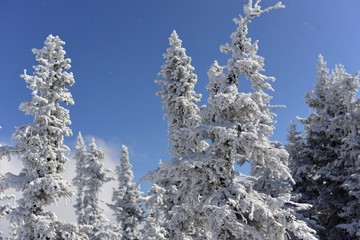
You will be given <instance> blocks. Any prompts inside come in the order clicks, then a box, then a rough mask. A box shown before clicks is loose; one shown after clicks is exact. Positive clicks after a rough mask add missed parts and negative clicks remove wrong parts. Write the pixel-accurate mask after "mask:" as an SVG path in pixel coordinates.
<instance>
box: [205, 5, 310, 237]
mask: <svg viewBox="0 0 360 240" xmlns="http://www.w3.org/2000/svg"><path fill="white" fill-rule="evenodd" d="M259 3H260V1H256V2H255V3H253V1H251V0H250V1H248V3H247V4H245V5H244V12H245V16H244V17H243V16H240V18H238V19H235V20H234V21H235V23H236V24H237V25H238V28H237V30H236V31H235V32H234V33H233V34H232V35H231V39H232V43H231V44H226V45H224V46H222V47H221V50H222V51H223V52H225V53H231V54H232V55H231V57H230V58H229V61H228V64H227V66H226V67H220V66H219V65H218V64H217V62H215V63H214V64H213V66H212V67H211V68H210V70H209V78H210V82H209V85H208V87H207V89H208V90H209V91H210V97H209V99H208V102H209V105H208V106H207V108H206V109H205V111H203V119H204V123H205V125H206V129H207V137H208V138H209V140H210V142H211V144H210V146H209V148H208V150H207V151H208V154H209V155H208V157H207V159H208V161H212V163H209V164H208V165H209V166H211V172H212V173H213V179H211V180H210V182H212V183H213V184H215V185H217V186H216V187H214V192H213V193H212V194H211V196H209V198H208V199H207V201H206V204H205V206H204V207H203V209H204V212H205V216H206V217H207V221H208V224H209V226H210V231H211V235H212V238H213V239H286V236H287V235H288V234H289V232H290V233H291V234H293V235H295V236H296V237H297V238H300V239H315V237H314V236H313V234H314V231H313V230H312V229H310V228H309V227H307V225H306V224H305V223H304V222H303V221H299V220H297V219H296V218H295V216H294V211H293V210H292V209H291V208H287V207H286V206H285V204H287V203H288V204H291V201H290V188H291V185H290V183H292V182H293V180H292V178H291V175H290V172H289V169H288V167H287V158H288V154H287V152H286V151H285V150H284V149H283V148H282V147H281V146H280V145H279V144H278V143H277V142H273V141H270V140H269V137H270V136H271V134H272V133H273V130H274V120H273V115H274V114H273V113H272V112H271V108H273V107H274V106H271V105H270V103H269V101H270V99H271V98H272V97H271V96H270V95H268V94H267V93H266V92H265V90H273V89H272V87H271V85H270V83H269V81H274V80H275V78H273V77H268V76H265V75H263V74H262V73H261V72H262V71H264V69H263V66H264V58H263V57H261V56H258V55H257V50H258V44H257V42H252V41H251V39H250V38H249V37H248V36H247V34H248V24H249V23H250V22H251V21H252V20H253V19H254V18H255V17H258V16H260V15H261V14H263V13H265V12H268V11H271V10H273V9H277V8H282V7H284V6H283V5H282V4H281V3H277V4H275V5H274V6H272V7H268V8H266V9H261V7H260V5H259ZM241 77H244V78H245V79H247V80H250V82H251V86H252V90H253V91H252V92H250V93H239V92H238V81H239V79H241ZM245 161H248V162H249V163H250V165H251V175H252V176H251V177H244V176H243V177H238V176H237V175H238V174H237V173H235V171H234V164H235V163H237V164H239V165H240V166H241V165H243V164H244V163H245ZM269 213H271V214H269ZM265 226H266V227H265ZM264 227H265V228H264Z"/></svg>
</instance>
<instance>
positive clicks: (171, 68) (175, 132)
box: [156, 31, 207, 239]
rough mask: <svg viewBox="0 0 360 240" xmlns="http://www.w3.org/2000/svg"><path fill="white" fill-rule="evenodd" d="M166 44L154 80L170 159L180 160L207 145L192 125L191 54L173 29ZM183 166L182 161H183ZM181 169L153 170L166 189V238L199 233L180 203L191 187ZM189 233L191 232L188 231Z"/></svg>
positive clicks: (195, 122) (196, 119)
mask: <svg viewBox="0 0 360 240" xmlns="http://www.w3.org/2000/svg"><path fill="white" fill-rule="evenodd" d="M169 45H170V47H169V48H168V49H167V52H166V53H165V54H164V55H163V56H164V59H165V63H164V64H163V65H162V67H161V70H160V72H159V76H160V77H161V78H162V79H161V80H157V81H156V83H158V84H159V85H160V86H161V90H160V91H159V92H158V93H157V95H158V96H160V97H161V98H162V100H163V109H164V110H165V111H166V113H165V117H166V118H167V120H168V133H169V142H170V145H171V150H172V151H171V153H172V155H173V157H174V159H173V161H174V162H176V161H184V159H186V158H188V157H191V156H192V155H193V154H195V153H199V152H202V151H204V150H205V149H206V147H207V145H206V143H205V142H204V141H203V139H202V138H201V136H200V135H201V133H200V132H199V131H197V130H196V129H197V128H198V127H199V126H200V124H201V118H200V115H199V113H200V109H199V107H198V106H197V105H196V103H197V102H198V101H200V98H201V95H200V94H197V93H195V90H194V87H195V84H196V82H197V76H196V74H194V73H193V71H194V67H193V66H191V58H190V57H189V56H187V55H186V50H185V48H183V47H182V41H181V40H180V38H179V36H178V35H177V33H176V32H175V31H173V33H172V34H171V35H170V37H169ZM183 166H185V165H183ZM184 171H186V170H185V169H177V168H176V167H175V166H171V164H163V165H161V166H160V169H159V171H158V172H157V177H156V179H157V180H156V183H157V184H158V185H159V186H161V187H163V188H164V189H166V193H165V194H164V199H163V200H164V207H165V214H166V221H165V225H166V229H168V230H170V232H169V234H170V238H174V237H175V236H177V238H178V239H186V238H187V237H186V234H187V233H185V232H195V229H196V231H197V233H200V232H201V230H200V229H199V225H198V224H195V222H194V221H195V220H196V218H195V217H194V216H191V217H190V214H189V211H191V210H190V209H186V206H185V205H183V204H182V203H183V202H184V201H185V198H189V196H187V194H188V190H189V189H188V188H189V187H191V184H190V182H189V181H188V179H187V178H184V177H183V176H182V174H183V172H184ZM190 234H192V233H190Z"/></svg>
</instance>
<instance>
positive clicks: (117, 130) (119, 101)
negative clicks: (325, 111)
mask: <svg viewBox="0 0 360 240" xmlns="http://www.w3.org/2000/svg"><path fill="white" fill-rule="evenodd" d="M275 2H276V1H272V0H271V1H270V0H269V1H267V0H264V1H263V5H264V6H269V5H270V4H273V3H275ZM283 3H284V4H285V5H286V8H285V9H280V10H277V11H273V12H271V13H268V14H265V15H263V16H262V17H261V18H258V19H255V20H254V22H253V23H252V24H251V26H250V35H251V37H252V38H253V39H258V40H259V41H260V42H259V49H260V50H259V54H260V55H262V56H264V57H265V69H266V74H267V75H273V76H275V77H276V78H277V81H276V82H275V83H274V84H273V87H274V88H275V90H276V92H275V93H274V94H273V96H274V99H273V101H272V103H274V104H284V105H286V106H287V108H285V109H279V110H277V111H276V113H277V115H278V117H277V121H278V124H277V129H276V132H275V135H274V136H273V138H274V139H277V140H280V141H282V142H284V141H285V136H286V131H287V128H288V123H289V121H290V120H291V119H294V118H295V117H296V116H306V115H307V114H308V113H309V112H310V111H311V110H310V109H308V107H307V106H306V104H305V101H304V94H305V93H306V92H307V91H309V90H311V89H312V87H313V85H314V81H315V69H316V62H317V57H318V55H319V54H320V53H321V54H323V55H324V56H325V59H326V60H327V61H328V65H329V67H331V68H333V67H334V64H336V63H342V64H344V65H345V67H346V69H347V70H348V71H349V72H350V73H354V72H356V71H357V70H358V69H360V44H359V43H360V31H359V30H360V26H359V23H360V14H359V10H360V1H358V0H284V1H283ZM242 4H243V1H242V0H195V1H194V0H182V1H174V0H151V1H150V0H121V1H118V0H103V1H80V0H79V1H69V0H67V1H66V0H61V1H60V0H51V1H50V0H48V1H38V0H21V1H20V0H12V1H10V0H8V1H6V0H0V31H1V38H0V52H1V54H0V66H1V68H0V69H1V71H0V81H1V88H0V125H1V126H2V129H1V130H0V141H1V142H9V141H10V138H11V134H12V133H13V132H14V127H15V126H21V125H22V124H26V123H29V122H31V120H32V119H31V118H30V117H28V116H24V114H23V113H22V112H20V111H19V110H18V106H19V104H20V103H21V102H22V101H25V100H28V99H29V98H30V91H29V90H28V89H26V85H25V83H24V81H23V80H22V79H21V78H20V77H19V75H20V74H21V73H22V72H23V69H27V70H28V73H31V72H32V66H33V65H34V64H35V62H34V55H33V54H32V53H31V49H32V48H41V47H42V46H43V42H44V40H45V38H46V36H47V35H49V34H53V35H59V36H60V37H61V38H62V39H63V40H64V41H65V42H66V45H65V50H66V51H67V56H68V57H70V58H71V59H72V69H71V71H72V72H73V73H74V75H75V81H76V84H75V85H74V86H73V87H71V89H70V91H71V92H72V94H73V97H74V100H75V103H76V105H75V106H73V107H70V108H69V109H70V114H71V115H70V116H71V119H72V122H73V124H72V125H71V128H72V129H73V132H74V137H72V138H68V139H67V140H66V141H67V144H68V145H69V146H70V147H71V148H73V143H74V140H75V136H76V134H77V132H78V131H81V132H82V133H83V135H84V136H94V137H96V138H97V139H100V140H101V141H102V142H103V144H105V145H108V146H111V147H113V148H115V150H118V151H115V152H118V153H117V154H120V148H121V144H126V145H128V146H129V148H130V155H131V156H130V158H131V161H132V163H133V165H134V171H135V175H136V178H137V179H138V178H140V177H142V176H143V175H144V174H145V173H146V172H147V171H149V170H153V169H155V168H156V166H157V163H158V161H159V159H163V160H167V159H168V158H169V156H168V155H167V153H166V151H167V145H168V143H167V126H166V121H164V120H163V110H162V108H161V99H160V98H159V97H157V96H155V93H156V92H157V91H158V90H159V86H157V85H156V84H154V80H155V79H157V73H158V72H159V70H160V67H161V65H162V64H163V58H162V54H163V53H164V52H165V51H166V48H167V47H168V37H169V35H170V33H171V32H172V30H173V29H175V30H176V31H177V32H178V34H179V36H180V38H181V39H182V40H183V46H184V47H185V48H186V49H187V54H188V55H189V56H191V57H192V59H193V61H192V65H193V66H194V67H195V69H196V70H195V72H196V74H198V77H199V80H198V84H197V86H196V91H197V92H199V93H202V94H203V101H202V103H203V104H206V98H207V93H206V91H205V85H206V84H207V75H206V72H207V70H208V68H209V66H210V65H211V64H212V63H213V61H214V60H218V61H219V63H220V64H221V65H225V64H226V59H227V56H226V55H224V54H222V53H220V51H219V46H220V45H221V44H223V43H226V42H229V40H230V39H229V36H230V34H231V32H233V31H234V30H235V27H236V26H235V25H234V23H233V22H232V19H233V18H234V17H237V16H238V14H239V13H241V12H242ZM247 85H248V84H247V83H240V91H242V89H244V90H245V91H247V90H248V89H247V87H246V86H247ZM115 155H116V154H115ZM116 158H117V156H116ZM114 160H116V161H117V159H114Z"/></svg>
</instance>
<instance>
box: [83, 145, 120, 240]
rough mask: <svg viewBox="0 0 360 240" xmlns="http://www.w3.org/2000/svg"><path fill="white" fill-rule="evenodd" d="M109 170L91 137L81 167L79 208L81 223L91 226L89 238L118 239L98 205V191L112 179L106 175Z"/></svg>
mask: <svg viewBox="0 0 360 240" xmlns="http://www.w3.org/2000/svg"><path fill="white" fill-rule="evenodd" d="M78 143H79V145H78V147H83V146H81V145H82V143H81V139H79V142H78ZM109 172H110V170H109V169H107V168H105V167H104V153H103V152H102V151H101V150H100V149H99V148H98V147H97V146H96V143H95V139H91V141H90V144H89V149H88V151H87V152H86V154H85V158H84V167H83V168H82V176H83V178H82V181H84V182H83V183H82V185H83V191H84V193H83V199H82V207H83V208H82V209H79V210H80V211H81V210H82V211H83V212H82V214H83V224H85V225H90V226H92V229H91V230H90V231H89V233H88V235H89V239H90V240H98V239H99V240H100V239H102V240H106V239H108V240H110V239H120V235H118V234H116V233H114V232H113V231H112V229H111V225H110V223H109V220H108V219H107V218H106V217H105V215H104V210H103V209H102V208H101V207H100V206H99V192H100V191H101V188H102V187H103V185H104V184H105V183H106V182H108V181H110V180H111V179H112V178H111V177H109V176H108V174H109Z"/></svg>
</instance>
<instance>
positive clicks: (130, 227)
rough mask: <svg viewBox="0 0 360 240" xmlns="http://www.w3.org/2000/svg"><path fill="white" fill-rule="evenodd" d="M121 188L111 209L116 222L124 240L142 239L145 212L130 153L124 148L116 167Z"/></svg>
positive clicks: (117, 190)
mask: <svg viewBox="0 0 360 240" xmlns="http://www.w3.org/2000/svg"><path fill="white" fill-rule="evenodd" d="M116 174H117V180H118V182H119V186H118V187H117V188H116V189H114V191H113V197H112V201H113V204H109V207H110V208H111V209H112V210H113V211H114V216H115V217H116V221H117V222H118V224H119V225H120V229H121V230H122V231H123V239H125V240H139V239H142V236H141V232H140V230H139V225H140V224H141V222H142V221H143V210H142V208H141V206H140V200H141V199H140V198H141V193H140V191H139V187H138V185H137V184H135V183H133V182H132V181H133V178H134V175H133V171H132V165H131V164H130V161H129V151H128V148H127V147H126V146H124V145H123V146H122V149H121V157H120V166H117V167H116Z"/></svg>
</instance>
